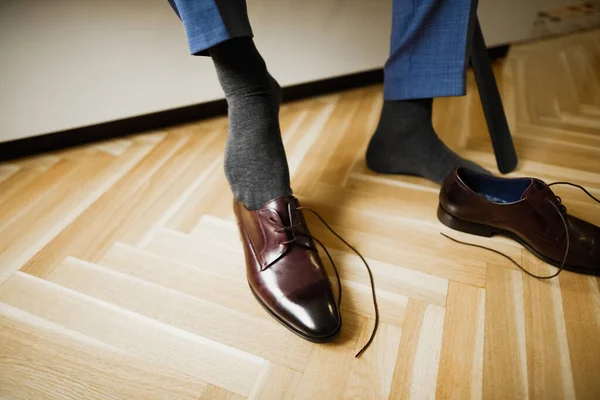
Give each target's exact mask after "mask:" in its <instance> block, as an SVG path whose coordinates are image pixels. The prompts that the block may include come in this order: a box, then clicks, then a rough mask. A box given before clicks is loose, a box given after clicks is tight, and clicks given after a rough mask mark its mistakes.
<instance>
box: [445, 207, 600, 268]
mask: <svg viewBox="0 0 600 400" xmlns="http://www.w3.org/2000/svg"><path fill="white" fill-rule="evenodd" d="M437 217H438V219H439V220H440V222H441V223H442V224H444V225H446V226H447V227H449V228H452V229H454V230H456V231H460V232H465V233H470V234H472V235H477V236H483V237H492V236H495V235H500V236H505V237H507V238H509V239H512V240H514V241H515V242H517V243H519V244H521V245H522V246H523V247H525V248H526V249H527V250H528V251H529V252H530V253H531V254H533V255H534V256H536V257H537V258H539V259H540V260H542V261H544V262H545V263H548V264H550V265H552V266H554V267H557V268H560V264H561V263H560V262H557V261H555V260H552V259H551V258H548V257H546V256H544V255H543V254H540V253H539V252H538V251H536V250H535V249H534V248H532V247H531V246H530V245H529V244H528V243H527V242H525V241H524V240H523V239H521V238H520V237H519V236H517V235H515V234H514V233H512V232H509V231H506V230H504V229H500V228H496V227H493V226H489V225H485V224H479V223H476V222H469V221H465V220H463V219H460V218H457V217H455V216H453V215H451V214H450V213H449V212H448V211H446V210H444V208H443V207H442V205H441V204H440V205H438V210H437ZM563 269H564V270H566V271H571V272H576V273H578V274H585V275H595V276H600V270H598V271H594V270H590V269H588V268H581V267H578V266H575V265H571V264H566V263H565V265H564V268H563Z"/></svg>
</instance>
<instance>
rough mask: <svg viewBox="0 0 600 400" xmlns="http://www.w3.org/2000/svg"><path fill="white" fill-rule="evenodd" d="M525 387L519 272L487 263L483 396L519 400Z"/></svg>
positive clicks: (524, 396)
mask: <svg viewBox="0 0 600 400" xmlns="http://www.w3.org/2000/svg"><path fill="white" fill-rule="evenodd" d="M528 387H529V384H528V377H527V348H526V339H525V310H524V305H523V278H522V273H520V272H517V271H512V270H509V269H505V268H502V267H501V266H497V265H488V267H487V285H486V291H485V336H484V355H483V398H485V399H523V398H526V397H527V396H528V394H529V389H528Z"/></svg>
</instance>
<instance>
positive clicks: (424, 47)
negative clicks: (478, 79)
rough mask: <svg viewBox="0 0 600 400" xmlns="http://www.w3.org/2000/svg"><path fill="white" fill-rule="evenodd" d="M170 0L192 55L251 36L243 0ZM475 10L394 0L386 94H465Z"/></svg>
mask: <svg viewBox="0 0 600 400" xmlns="http://www.w3.org/2000/svg"><path fill="white" fill-rule="evenodd" d="M169 3H170V4H171V6H172V7H173V9H174V10H175V12H176V13H177V15H178V16H179V18H180V19H181V20H182V22H183V25H184V27H185V31H186V35H187V39H188V44H189V47H190V51H191V53H192V54H194V55H207V54H208V53H207V51H206V50H207V49H209V48H210V47H212V46H215V45H216V44H218V43H221V42H223V41H225V40H228V39H231V38H235V37H241V36H249V37H252V28H251V27H250V22H249V20H248V13H247V10H246V1H245V0H169ZM476 9H477V0H393V9H392V38H391V42H390V57H389V58H388V60H387V61H386V63H385V67H384V73H385V80H384V98H385V99H386V100H403V99H418V98H430V97H443V96H462V95H464V94H465V71H466V68H467V63H468V60H469V51H470V38H471V37H472V31H473V29H472V28H473V26H474V21H475V13H476Z"/></svg>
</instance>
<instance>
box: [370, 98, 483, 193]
mask: <svg viewBox="0 0 600 400" xmlns="http://www.w3.org/2000/svg"><path fill="white" fill-rule="evenodd" d="M432 104H433V100H432V99H419V100H386V101H384V103H383V109H382V110H381V117H380V119H379V125H378V126H377V129H376V130H375V134H374V135H373V137H372V138H371V142H370V143H369V147H368V149H367V165H368V167H369V168H371V169H372V170H374V171H376V172H381V173H386V174H404V175H418V176H422V177H424V178H427V179H429V180H432V181H434V182H437V183H442V181H443V180H444V178H445V177H446V176H448V174H449V173H450V172H452V170H453V169H454V168H457V167H467V168H470V169H473V170H475V171H480V172H485V173H489V172H488V171H486V170H485V169H483V168H482V167H480V166H479V165H477V164H475V163H473V162H471V161H469V160H465V159H464V158H462V157H460V156H458V155H457V154H456V153H455V152H453V151H452V150H450V149H449V148H448V147H447V146H446V145H445V144H444V143H443V142H442V141H441V140H440V138H438V136H437V134H436V133H435V131H434V130H433V124H432V120H431V108H432Z"/></svg>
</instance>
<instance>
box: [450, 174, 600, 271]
mask: <svg viewBox="0 0 600 400" xmlns="http://www.w3.org/2000/svg"><path fill="white" fill-rule="evenodd" d="M553 185H568V186H573V187H576V188H578V189H581V190H582V191H583V192H584V193H585V194H587V195H588V196H589V197H590V198H592V199H593V200H595V201H596V202H597V203H600V200H598V198H597V197H595V196H594V195H593V194H591V193H590V192H589V191H588V190H587V189H586V188H584V187H583V186H580V185H577V184H575V183H571V182H552V183H549V184H548V185H547V186H548V187H550V186H553ZM546 200H548V202H549V203H550V204H552V206H553V207H554V208H555V209H556V212H557V213H558V215H559V216H560V219H561V221H562V223H563V225H564V227H565V236H566V238H567V246H566V248H565V255H564V257H563V260H562V262H561V264H560V267H559V268H558V270H557V271H556V272H555V273H553V274H551V275H547V276H542V275H536V274H534V273H532V272H529V271H528V270H527V269H525V268H524V267H523V266H522V265H520V264H519V263H518V262H516V261H515V260H514V259H513V258H512V257H510V256H508V255H506V254H504V253H502V252H501V251H498V250H495V249H492V248H490V247H486V246H481V245H478V244H475V243H468V242H463V241H461V240H458V239H454V238H453V237H450V236H448V235H446V234H444V233H441V232H440V234H441V235H442V236H444V237H445V238H448V239H450V240H452V241H453V242H456V243H460V244H464V245H466V246H472V247H478V248H480V249H484V250H489V251H491V252H494V253H496V254H499V255H501V256H502V257H504V258H506V259H507V260H509V261H510V262H511V263H513V264H514V265H516V266H517V267H519V268H520V269H521V270H522V271H523V272H525V273H526V274H527V275H529V276H531V277H534V278H537V279H552V278H554V277H556V276H557V275H558V274H560V273H561V272H562V271H563V269H564V267H565V263H566V262H567V257H568V255H569V247H570V244H571V239H570V237H569V228H568V227H567V221H566V220H565V217H564V214H565V213H566V212H567V207H565V205H564V204H562V199H561V198H560V196H556V200H557V203H558V205H556V204H554V202H552V201H551V200H550V199H546Z"/></svg>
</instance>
